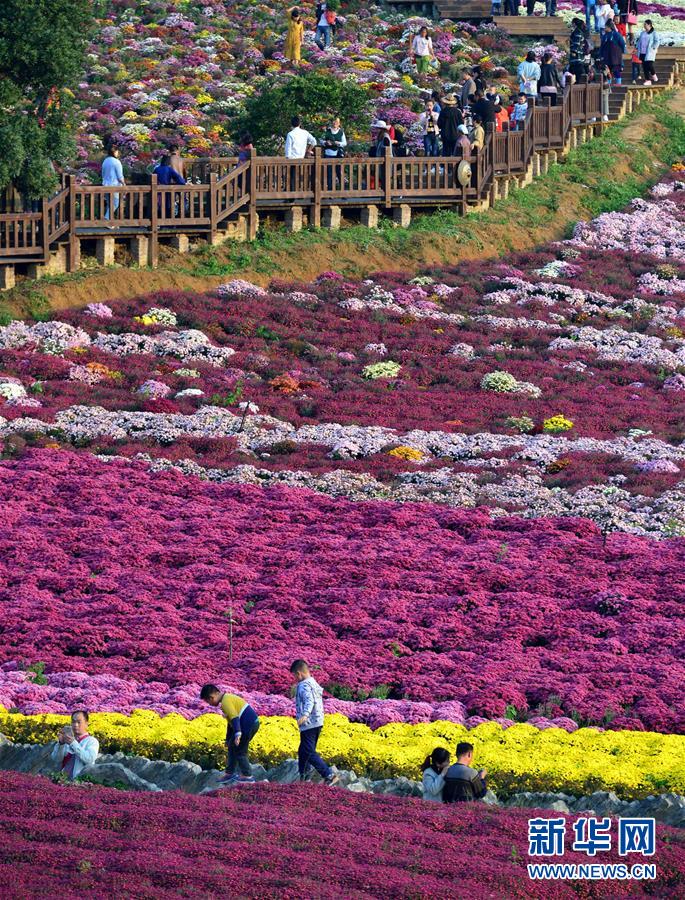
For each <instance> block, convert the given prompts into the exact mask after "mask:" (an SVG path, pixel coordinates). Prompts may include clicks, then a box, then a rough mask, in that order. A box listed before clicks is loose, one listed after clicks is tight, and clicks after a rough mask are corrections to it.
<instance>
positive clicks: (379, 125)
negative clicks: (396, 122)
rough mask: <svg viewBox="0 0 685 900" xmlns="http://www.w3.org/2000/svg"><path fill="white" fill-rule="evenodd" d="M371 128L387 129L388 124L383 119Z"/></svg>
mask: <svg viewBox="0 0 685 900" xmlns="http://www.w3.org/2000/svg"><path fill="white" fill-rule="evenodd" d="M371 127H372V128H387V127H388V123H387V122H384V121H383V119H378V120H377V121H376V122H374V123H373V125H372V126H371Z"/></svg>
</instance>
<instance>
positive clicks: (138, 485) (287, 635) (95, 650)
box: [0, 451, 685, 733]
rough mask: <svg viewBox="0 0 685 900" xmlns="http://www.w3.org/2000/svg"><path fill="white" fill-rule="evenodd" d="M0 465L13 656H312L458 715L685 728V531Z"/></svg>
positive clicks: (185, 663) (32, 456)
mask: <svg viewBox="0 0 685 900" xmlns="http://www.w3.org/2000/svg"><path fill="white" fill-rule="evenodd" d="M0 477H1V478H2V481H3V483H4V485H5V496H6V498H7V499H6V501H5V503H4V504H3V506H2V508H1V509H0V536H1V537H0V579H1V583H2V585H3V587H2V590H1V592H0V610H1V611H2V622H3V641H2V645H1V648H0V660H1V661H3V662H8V661H12V660H18V661H23V662H28V663H33V662H37V661H44V662H46V663H47V667H48V669H49V670H50V671H69V670H73V669H78V670H82V671H86V672H90V673H103V674H111V675H117V676H120V677H124V678H130V679H132V680H135V681H138V682H145V681H150V682H163V683H165V684H168V685H172V686H173V685H187V684H189V683H195V684H197V683H201V682H202V681H204V680H206V679H209V678H217V679H221V680H222V681H223V682H224V683H230V684H233V685H235V687H237V688H239V689H250V690H261V691H264V692H267V693H276V694H283V693H285V692H286V691H287V688H288V686H289V683H290V678H289V675H288V671H287V666H288V663H289V662H290V660H291V659H292V658H293V657H295V656H300V655H304V656H306V657H308V658H309V659H310V660H311V661H312V662H313V663H315V664H317V665H319V666H320V667H321V668H320V670H318V674H319V677H320V680H321V682H322V683H324V684H329V683H331V682H335V683H338V684H343V685H346V686H348V687H350V688H352V689H365V690H371V689H373V688H378V687H379V686H381V685H388V686H389V690H390V697H391V698H406V699H410V700H420V701H427V702H429V703H439V702H440V701H443V700H458V701H460V702H462V703H463V704H464V706H465V707H466V711H467V713H468V714H469V715H473V714H477V715H482V716H485V717H488V718H492V717H497V716H503V715H505V713H506V711H507V710H506V707H507V705H508V704H511V705H513V706H516V707H517V708H518V709H522V710H530V711H531V712H532V711H536V712H537V711H540V712H543V713H544V714H546V715H549V716H557V715H567V716H570V715H575V716H576V717H579V718H581V719H582V720H583V721H588V722H593V723H597V724H601V723H603V722H604V723H606V724H609V725H610V726H611V727H616V728H638V729H639V728H648V729H650V730H657V731H666V732H679V733H682V732H685V715H684V712H683V710H684V709H685V706H684V704H683V699H684V698H683V685H685V664H684V663H683V657H682V653H681V652H680V648H681V647H682V646H683V641H684V640H685V619H684V616H683V609H684V608H685V607H684V606H683V600H684V599H685V576H684V575H683V572H685V566H684V563H685V540H681V539H674V540H671V541H665V542H659V543H654V542H653V541H650V540H645V539H641V538H636V537H631V536H628V535H618V534H616V535H612V536H610V538H609V540H608V542H607V545H606V546H604V544H603V541H602V537H601V535H600V533H599V531H598V530H597V528H596V527H595V526H594V525H591V524H590V523H588V522H586V521H582V520H573V519H571V520H558V521H555V520H541V521H538V522H531V521H524V520H517V519H507V520H498V519H495V520H490V518H489V517H488V515H487V514H485V513H483V512H467V513H465V512H451V511H446V510H442V509H438V508H434V507H431V506H427V505H425V506H424V505H412V504H407V505H405V506H391V505H389V504H382V503H367V504H356V505H355V504H353V503H349V502H345V501H339V500H330V499H327V498H323V497H321V496H320V495H315V494H312V493H309V492H307V491H302V490H287V489H271V490H269V491H264V490H262V489H259V488H252V487H246V486H240V487H233V486H230V487H229V486H213V485H207V484H202V483H199V482H196V481H195V480H193V479H188V478H184V477H182V476H180V475H157V476H155V475H151V474H149V473H147V472H146V471H145V470H144V469H143V468H142V467H140V466H137V465H131V464H128V463H123V462H114V463H109V464H106V463H100V462H98V461H97V460H95V459H93V458H92V457H90V456H85V455H84V456H79V455H76V454H72V453H68V452H50V451H33V452H31V453H29V454H28V455H27V456H26V457H25V458H24V459H23V460H21V461H19V462H17V463H7V462H5V463H3V464H2V465H1V466H0ZM581 561H582V565H581V564H580V563H581ZM231 608H232V610H233V615H234V658H233V662H230V661H229V653H228V639H227V633H228V619H227V614H228V612H229V610H230V609H231ZM156 690H158V688H157V689H156Z"/></svg>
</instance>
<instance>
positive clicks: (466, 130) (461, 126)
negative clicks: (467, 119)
mask: <svg viewBox="0 0 685 900" xmlns="http://www.w3.org/2000/svg"><path fill="white" fill-rule="evenodd" d="M457 131H461V133H462V134H468V133H469V130H468V128H467V127H466V125H460V126H459V128H458V129H457Z"/></svg>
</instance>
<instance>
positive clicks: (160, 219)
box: [0, 84, 602, 265]
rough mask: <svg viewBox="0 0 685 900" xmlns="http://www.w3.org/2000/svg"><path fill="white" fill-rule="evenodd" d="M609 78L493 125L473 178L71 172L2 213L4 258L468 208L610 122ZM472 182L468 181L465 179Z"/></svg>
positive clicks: (433, 171)
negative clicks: (240, 218)
mask: <svg viewBox="0 0 685 900" xmlns="http://www.w3.org/2000/svg"><path fill="white" fill-rule="evenodd" d="M601 90H602V88H601V84H588V85H574V86H573V87H571V88H567V89H566V90H565V91H564V93H563V95H561V96H560V97H559V100H560V102H559V104H558V105H557V106H554V107H552V106H545V105H538V106H535V107H531V108H530V109H529V110H528V115H527V117H526V120H525V123H524V126H523V128H522V130H520V131H510V132H497V133H493V132H490V133H488V134H487V135H486V141H485V146H484V147H483V148H482V150H480V151H479V152H477V153H474V154H472V155H471V156H470V157H468V162H469V163H470V165H471V177H470V180H469V179H468V178H466V179H464V178H462V181H461V182H460V180H459V179H458V177H457V170H458V168H459V164H460V163H461V162H462V158H461V157H407V158H398V157H391V156H389V155H388V156H386V157H385V158H380V159H379V158H369V157H348V158H344V159H335V158H333V159H331V158H326V157H322V156H321V151H320V150H319V149H318V148H317V150H316V152H315V155H314V156H313V157H310V158H306V159H297V160H292V159H284V158H282V157H268V156H267V157H265V156H259V157H258V156H256V155H255V154H254V152H253V154H252V156H251V158H250V159H249V160H247V161H246V162H243V163H239V161H238V159H237V158H235V157H233V158H226V159H218V158H207V159H196V160H188V161H186V163H185V168H186V176H187V184H185V185H171V186H165V185H159V184H158V183H157V178H156V176H154V175H153V176H151V178H150V183H149V184H146V185H122V186H121V187H100V186H95V185H78V184H76V181H75V179H74V178H73V177H72V176H70V177H68V178H66V179H65V181H64V184H63V186H62V187H61V189H60V190H59V191H58V192H57V193H55V194H54V195H53V196H52V197H50V198H49V199H45V200H42V201H41V202H40V209H39V210H37V211H32V212H11V213H6V214H0V264H5V265H7V264H10V265H11V264H13V263H15V262H27V261H40V260H43V261H46V260H47V259H48V258H49V255H50V248H51V245H54V244H57V243H58V242H59V241H61V240H68V241H69V243H70V245H71V247H72V250H73V247H74V244H77V243H78V240H79V239H80V238H82V237H93V236H95V237H97V236H107V235H110V234H112V235H115V234H121V235H130V236H136V235H140V236H146V237H148V238H149V239H150V240H151V241H152V244H153V245H154V246H156V242H157V240H158V238H159V236H160V235H161V236H164V235H174V234H192V233H203V234H207V235H209V236H211V235H213V234H215V233H216V232H217V231H218V230H219V228H220V227H221V223H222V222H225V220H227V219H228V218H229V217H230V216H232V215H234V214H236V213H238V212H241V211H242V212H244V213H246V214H247V217H248V220H249V234H250V235H251V236H254V232H255V228H256V225H255V222H256V218H257V216H256V213H257V212H258V211H259V210H263V209H271V210H274V211H275V210H278V209H287V208H289V207H292V206H304V207H308V209H309V220H310V222H311V223H312V224H314V225H318V224H319V223H320V217H321V211H322V209H323V208H325V207H328V206H334V205H342V206H345V205H346V206H351V207H354V206H355V205H356V206H357V207H359V206H369V205H379V206H383V207H384V208H386V209H390V208H391V207H394V206H398V205H400V204H409V205H410V206H421V205H424V206H428V205H433V206H435V205H450V206H454V207H456V208H457V209H459V211H461V212H465V211H466V208H467V206H469V205H471V204H474V203H478V202H479V201H480V200H483V199H484V198H485V197H487V196H488V195H489V192H490V189H491V187H492V184H493V180H494V178H495V177H496V176H498V175H500V176H501V175H511V174H514V175H519V174H523V173H525V172H526V170H527V168H528V166H529V163H530V161H531V158H532V156H533V154H534V153H535V152H536V151H540V150H552V149H561V148H562V147H564V145H565V143H566V141H567V138H568V134H569V131H570V129H571V128H572V127H573V126H575V125H585V124H588V123H593V122H599V121H601ZM464 181H466V183H463V182H464Z"/></svg>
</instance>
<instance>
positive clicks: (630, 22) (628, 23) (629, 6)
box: [619, 0, 638, 47]
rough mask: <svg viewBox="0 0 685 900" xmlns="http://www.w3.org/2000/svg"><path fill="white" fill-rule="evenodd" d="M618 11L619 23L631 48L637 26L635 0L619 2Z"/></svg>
mask: <svg viewBox="0 0 685 900" xmlns="http://www.w3.org/2000/svg"><path fill="white" fill-rule="evenodd" d="M619 10H620V12H621V21H622V22H623V23H624V25H625V27H626V32H627V35H628V43H629V44H630V46H631V47H632V46H633V45H634V44H635V26H636V25H637V11H638V8H637V0H620V3H619Z"/></svg>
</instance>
